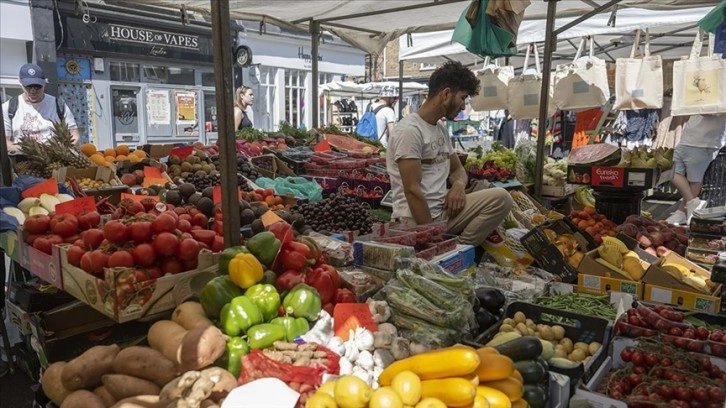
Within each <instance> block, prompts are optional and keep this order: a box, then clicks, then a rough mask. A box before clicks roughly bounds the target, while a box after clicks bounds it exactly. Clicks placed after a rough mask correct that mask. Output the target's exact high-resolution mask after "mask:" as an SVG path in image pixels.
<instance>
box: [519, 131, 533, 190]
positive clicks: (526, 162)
mask: <svg viewBox="0 0 726 408" xmlns="http://www.w3.org/2000/svg"><path fill="white" fill-rule="evenodd" d="M514 153H516V155H517V164H516V167H515V172H516V174H517V180H521V181H522V182H523V183H531V182H534V173H535V165H536V161H537V143H536V139H533V140H526V139H524V140H521V141H520V142H519V143H517V145H516V146H515V147H514Z"/></svg>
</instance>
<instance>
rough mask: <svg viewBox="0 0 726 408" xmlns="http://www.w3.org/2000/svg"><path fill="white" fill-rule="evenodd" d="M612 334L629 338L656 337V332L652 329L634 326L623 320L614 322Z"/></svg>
mask: <svg viewBox="0 0 726 408" xmlns="http://www.w3.org/2000/svg"><path fill="white" fill-rule="evenodd" d="M613 333H614V334H615V335H621V336H625V337H630V338H637V337H653V336H656V335H658V332H657V331H655V330H653V329H648V328H645V327H640V326H634V325H632V324H628V323H627V322H625V321H624V320H623V319H620V320H618V321H616V322H615V326H614V327H613Z"/></svg>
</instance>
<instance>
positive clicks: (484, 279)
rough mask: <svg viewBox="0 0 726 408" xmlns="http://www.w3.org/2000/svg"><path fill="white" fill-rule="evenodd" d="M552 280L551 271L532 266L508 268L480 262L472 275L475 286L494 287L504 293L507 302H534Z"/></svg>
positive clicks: (545, 291) (543, 293)
mask: <svg viewBox="0 0 726 408" xmlns="http://www.w3.org/2000/svg"><path fill="white" fill-rule="evenodd" d="M552 281H553V275H552V274H551V273H549V272H547V271H545V270H543V269H540V268H536V267H533V266H528V267H526V268H510V267H506V266H501V265H497V264H492V263H482V264H480V265H479V266H478V267H477V268H476V269H475V275H474V284H475V286H476V287H480V286H492V287H495V288H497V289H499V290H501V291H502V292H503V293H504V295H505V297H506V298H507V302H511V301H515V300H519V301H523V302H534V301H535V300H536V299H537V298H538V297H540V296H543V295H545V294H546V293H547V285H548V284H549V282H552Z"/></svg>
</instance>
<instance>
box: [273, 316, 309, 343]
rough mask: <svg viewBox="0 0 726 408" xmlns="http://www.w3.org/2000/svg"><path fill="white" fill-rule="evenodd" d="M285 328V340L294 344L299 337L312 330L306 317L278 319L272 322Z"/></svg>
mask: <svg viewBox="0 0 726 408" xmlns="http://www.w3.org/2000/svg"><path fill="white" fill-rule="evenodd" d="M270 323H271V324H276V325H278V326H282V327H284V328H285V340H286V341H289V342H292V341H294V340H295V339H296V338H297V337H299V336H301V335H303V334H305V333H307V332H308V331H309V330H310V324H309V323H308V321H307V320H306V319H305V318H304V317H298V318H297V319H296V318H294V317H289V316H288V317H276V318H274V319H272V320H271V321H270Z"/></svg>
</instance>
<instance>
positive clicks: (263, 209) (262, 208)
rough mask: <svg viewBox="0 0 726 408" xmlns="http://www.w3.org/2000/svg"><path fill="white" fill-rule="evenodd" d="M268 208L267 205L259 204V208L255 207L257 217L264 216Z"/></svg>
mask: <svg viewBox="0 0 726 408" xmlns="http://www.w3.org/2000/svg"><path fill="white" fill-rule="evenodd" d="M267 210H268V208H267V207H265V206H262V205H259V206H257V209H255V214H257V217H258V218H259V217H262V214H264V213H266V212H267Z"/></svg>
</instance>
